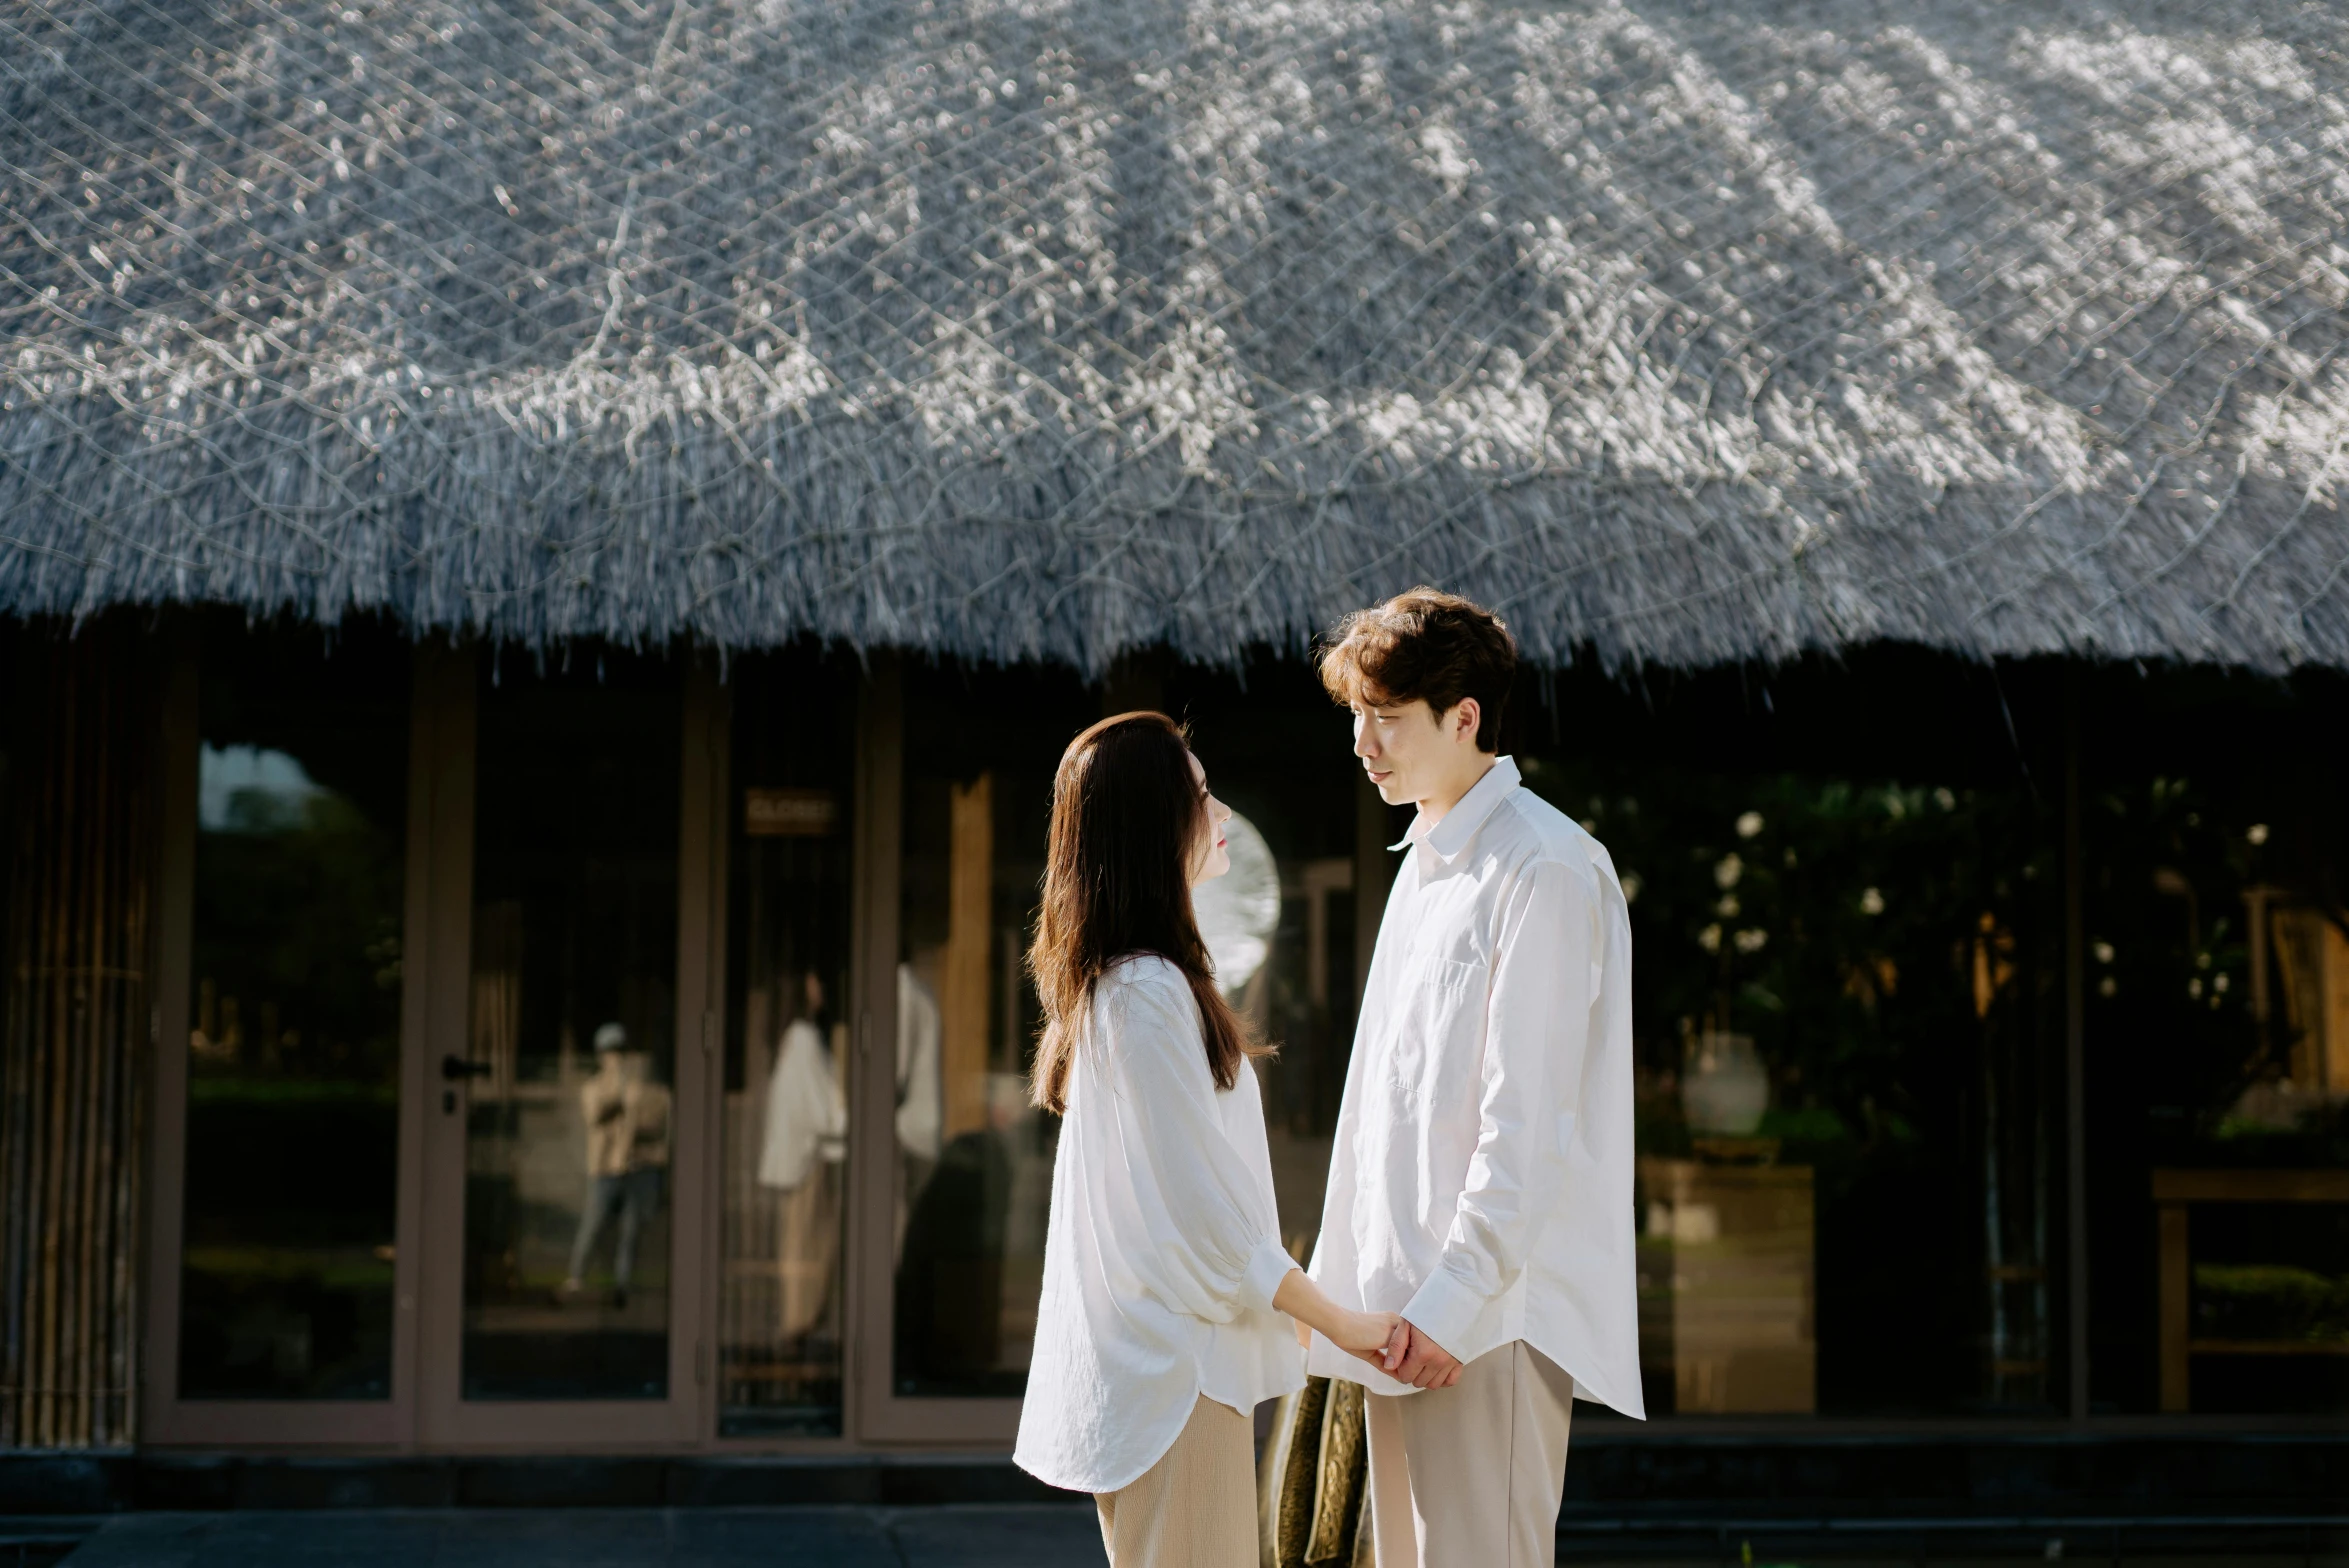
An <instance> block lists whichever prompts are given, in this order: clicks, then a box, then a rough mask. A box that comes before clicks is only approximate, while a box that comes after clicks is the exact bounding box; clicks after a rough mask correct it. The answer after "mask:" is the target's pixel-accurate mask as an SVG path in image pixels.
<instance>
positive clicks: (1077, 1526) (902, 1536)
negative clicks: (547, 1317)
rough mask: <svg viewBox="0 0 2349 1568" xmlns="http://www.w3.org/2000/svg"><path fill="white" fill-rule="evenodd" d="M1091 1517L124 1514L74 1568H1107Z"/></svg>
mask: <svg viewBox="0 0 2349 1568" xmlns="http://www.w3.org/2000/svg"><path fill="white" fill-rule="evenodd" d="M1103 1561H1104V1560H1103V1557H1102V1554H1101V1531H1100V1527H1099V1526H1098V1525H1097V1524H1095V1523H1094V1520H1093V1510H1092V1509H1090V1508H1087V1507H1084V1506H1082V1505H1078V1506H1073V1507H1072V1506H1070V1505H1068V1504H1061V1503H1042V1504H996V1505H983V1506H971V1507H943V1508H908V1509H888V1508H628V1509H618V1508H614V1509H603V1508H566V1509H560V1510H546V1511H537V1510H524V1509H490V1508H484V1509H461V1510H448V1511H433V1512H423V1511H417V1512H407V1511H388V1510H387V1511H375V1510H363V1511H350V1512H315V1513H313V1512H301V1513H294V1512H286V1513H258V1512H236V1513H212V1514H125V1515H120V1516H118V1517H116V1518H113V1519H110V1520H108V1521H107V1522H106V1524H105V1525H104V1526H103V1527H102V1528H101V1529H100V1530H99V1531H98V1533H97V1534H96V1535H94V1536H92V1537H90V1539H89V1540H87V1541H85V1542H84V1543H83V1544H82V1545H81V1547H80V1548H79V1549H78V1550H76V1551H75V1552H74V1553H73V1554H72V1555H70V1556H68V1557H67V1558H66V1559H65V1563H66V1565H68V1568H1103Z"/></svg>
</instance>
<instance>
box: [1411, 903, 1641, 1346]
mask: <svg viewBox="0 0 2349 1568" xmlns="http://www.w3.org/2000/svg"><path fill="white" fill-rule="evenodd" d="M1597 916H1598V910H1597V903H1596V900H1595V898H1594V897H1593V894H1592V890H1591V887H1590V884H1589V883H1588V882H1586V881H1585V880H1584V879H1583V878H1582V877H1580V876H1578V875H1576V874H1575V872H1574V871H1573V870H1572V869H1571V868H1569V867H1566V866H1563V865H1558V864H1555V863H1552V862H1547V861H1545V862H1543V863H1541V864H1539V865H1537V866H1535V867H1534V868H1533V869H1532V870H1531V871H1530V872H1529V873H1528V874H1527V875H1526V876H1524V877H1522V878H1521V879H1520V880H1519V881H1518V883H1517V885H1516V886H1515V887H1514V888H1513V889H1511V891H1510V893H1509V896H1508V898H1507V900H1506V901H1505V902H1504V904H1503V906H1502V910H1501V922H1500V930H1499V933H1498V939H1497V940H1496V942H1495V943H1494V948H1493V974H1492V985H1491V991H1490V995H1489V999H1488V1000H1487V1002H1486V1004H1485V1005H1486V1013H1485V1046H1484V1069H1483V1092H1482V1096H1481V1098H1480V1101H1479V1105H1478V1111H1479V1124H1480V1125H1479V1130H1478V1134H1477V1143H1476V1153H1475V1155H1474V1156H1473V1157H1472V1158H1471V1159H1470V1160H1469V1162H1468V1185H1467V1187H1466V1189H1465V1190H1464V1191H1462V1192H1461V1194H1460V1201H1459V1205H1458V1207H1457V1208H1455V1209H1454V1210H1453V1214H1452V1225H1451V1229H1450V1231H1449V1232H1447V1233H1446V1235H1445V1237H1444V1250H1443V1254H1442V1256H1441V1257H1439V1258H1438V1259H1437V1260H1436V1266H1435V1271H1434V1272H1433V1273H1431V1274H1429V1275H1428V1277H1427V1279H1426V1281H1425V1282H1424V1283H1422V1284H1421V1285H1420V1287H1419V1290H1418V1292H1417V1294H1415V1295H1413V1296H1412V1298H1411V1300H1410V1302H1409V1304H1408V1305H1406V1306H1405V1307H1404V1308H1403V1316H1404V1317H1405V1318H1406V1319H1408V1320H1409V1321H1410V1323H1411V1325H1412V1326H1413V1327H1414V1328H1417V1329H1419V1330H1420V1331H1421V1332H1423V1333H1425V1334H1426V1335H1427V1336H1428V1337H1429V1338H1430V1339H1432V1340H1434V1341H1435V1342H1436V1343H1437V1344H1439V1345H1442V1346H1444V1347H1446V1348H1447V1349H1449V1348H1451V1347H1453V1346H1455V1345H1459V1344H1461V1343H1464V1342H1465V1340H1466V1337H1467V1334H1468V1331H1469V1329H1470V1328H1471V1327H1472V1326H1473V1325H1474V1323H1475V1321H1476V1319H1477V1316H1478V1314H1480V1313H1481V1312H1483V1311H1484V1309H1485V1307H1486V1306H1487V1305H1488V1304H1489V1303H1490V1302H1492V1301H1493V1300H1494V1299H1495V1298H1496V1297H1498V1296H1499V1295H1500V1294H1501V1293H1502V1292H1503V1291H1505V1290H1507V1289H1508V1288H1509V1287H1510V1286H1511V1285H1512V1284H1514V1283H1515V1282H1516V1280H1517V1276H1518V1275H1519V1274H1520V1273H1522V1272H1523V1271H1524V1268H1525V1258H1526V1254H1527V1252H1528V1251H1529V1250H1530V1249H1531V1247H1532V1245H1533V1240H1534V1237H1535V1235H1536V1234H1537V1233H1538V1232H1539V1231H1540V1229H1541V1223H1542V1220H1543V1219H1544V1218H1545V1217H1546V1216H1547V1215H1548V1213H1549V1212H1550V1211H1551V1210H1552V1209H1554V1208H1555V1207H1556V1206H1557V1205H1558V1204H1559V1203H1561V1202H1563V1201H1564V1199H1565V1194H1564V1193H1563V1192H1562V1191H1561V1190H1560V1180H1561V1178H1562V1177H1563V1175H1564V1173H1565V1169H1566V1166H1565V1162H1564V1159H1563V1155H1564V1153H1565V1149H1566V1145H1567V1143H1568V1141H1569V1140H1570V1139H1571V1138H1572V1136H1573V1131H1574V1121H1575V1116H1576V1114H1577V1112H1578V1111H1579V1110H1580V1107H1579V1106H1578V1105H1577V1103H1576V1101H1577V1099H1578V1098H1579V1097H1580V1094H1581V1087H1582V1064H1583V1055H1584V1052H1585V1051H1586V1050H1587V1049H1588V1046H1589V1042H1590V1007H1591V997H1592V994H1593V992H1594V990H1595V988H1596V982H1597V975H1596V972H1595V971H1596V969H1597V961H1598V951H1599V949H1598V918H1597Z"/></svg>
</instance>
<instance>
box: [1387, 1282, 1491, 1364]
mask: <svg viewBox="0 0 2349 1568" xmlns="http://www.w3.org/2000/svg"><path fill="white" fill-rule="evenodd" d="M1484 1308H1485V1300H1484V1298H1483V1297H1482V1296H1480V1295H1478V1294H1477V1293H1476V1292H1475V1290H1474V1289H1472V1288H1471V1287H1469V1286H1468V1285H1466V1284H1463V1283H1462V1282H1461V1280H1460V1277H1459V1276H1458V1275H1457V1274H1454V1273H1452V1272H1451V1271H1450V1270H1449V1269H1447V1268H1445V1267H1444V1266H1443V1265H1442V1264H1440V1263H1439V1264H1437V1265H1436V1270H1435V1272H1434V1273H1433V1274H1430V1275H1429V1276H1428V1277H1427V1279H1426V1281H1425V1282H1424V1283H1422V1284H1421V1285H1420V1287H1419V1289H1418V1290H1417V1291H1416V1292H1415V1293H1414V1294H1413V1295H1412V1297H1411V1299H1410V1301H1408V1302H1407V1303H1405V1304H1404V1307H1403V1321H1404V1322H1406V1323H1409V1324H1410V1325H1411V1326H1412V1327H1413V1328H1415V1329H1417V1330H1419V1331H1420V1332H1421V1333H1423V1334H1425V1335H1426V1336H1427V1337H1428V1338H1430V1339H1432V1340H1434V1341H1435V1342H1436V1343H1437V1344H1438V1345H1441V1346H1442V1347H1443V1348H1444V1351H1445V1353H1446V1354H1447V1355H1457V1354H1459V1347H1460V1346H1462V1345H1465V1344H1467V1343H1468V1331H1469V1329H1471V1328H1473V1327H1474V1326H1475V1324H1476V1319H1477V1315H1478V1314H1480V1313H1481V1312H1483V1311H1484Z"/></svg>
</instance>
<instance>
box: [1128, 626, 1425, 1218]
mask: <svg viewBox="0 0 2349 1568" xmlns="http://www.w3.org/2000/svg"><path fill="white" fill-rule="evenodd" d="M1299 674H1300V672H1299V671H1298V669H1297V667H1296V666H1294V665H1286V666H1275V667H1273V668H1271V669H1268V670H1260V671H1254V672H1251V678H1250V679H1249V680H1247V681H1245V682H1241V681H1236V680H1232V679H1229V678H1223V677H1217V676H1212V675H1208V674H1206V673H1205V672H1201V671H1183V672H1180V674H1179V675H1178V676H1177V678H1176V679H1174V680H1173V681H1171V682H1170V683H1169V688H1168V690H1167V692H1166V698H1167V701H1168V703H1169V704H1170V706H1171V707H1172V708H1173V709H1174V711H1176V712H1178V713H1180V714H1181V715H1183V716H1184V717H1185V718H1187V719H1188V721H1189V722H1190V724H1191V727H1192V740H1193V744H1194V746H1195V747H1196V748H1197V750H1198V753H1199V758H1200V761H1201V762H1202V763H1203V764H1204V765H1205V766H1206V768H1207V773H1208V780H1209V782H1210V783H1211V784H1212V785H1213V786H1214V788H1215V792H1216V794H1217V795H1218V796H1219V797H1220V798H1221V799H1222V800H1223V801H1224V803H1225V804H1226V805H1229V806H1230V807H1231V808H1232V810H1233V813H1234V815H1233V830H1232V832H1231V833H1230V835H1229V838H1230V843H1231V849H1232V870H1231V872H1230V873H1229V874H1228V875H1226V876H1224V877H1221V878H1219V879H1217V880H1216V881H1214V882H1210V883H1207V884H1206V885H1205V886H1203V887H1202V888H1201V889H1200V890H1199V896H1198V900H1197V905H1198V914H1199V924H1200V930H1201V934H1202V935H1204V936H1205V937H1206V938H1207V942H1208V946H1209V949H1210V951H1212V952H1213V953H1214V955H1215V960H1216V973H1217V978H1218V980H1219V981H1220V982H1221V984H1222V985H1223V987H1224V989H1225V991H1226V993H1227V994H1228V995H1229V996H1230V997H1231V999H1232V1002H1233V1004H1234V1006H1235V1007H1236V1008H1237V1009H1238V1010H1239V1012H1240V1014H1241V1016H1242V1017H1243V1018H1245V1019H1246V1020H1247V1021H1248V1023H1249V1025H1250V1026H1251V1028H1253V1029H1254V1030H1255V1032H1256V1034H1257V1036H1258V1037H1259V1038H1260V1039H1262V1040H1264V1041H1266V1042H1268V1043H1270V1044H1271V1045H1273V1046H1274V1047H1275V1054H1274V1055H1272V1056H1271V1057H1269V1058H1265V1059H1262V1060H1260V1061H1258V1063H1257V1064H1256V1070H1257V1075H1258V1077H1259V1079H1260V1081H1261V1083H1262V1086H1263V1090H1264V1108H1265V1111H1264V1114H1265V1123H1266V1126H1265V1132H1266V1141H1267V1144H1268V1146H1269V1149H1270V1152H1271V1155H1272V1164H1273V1187H1274V1192H1275V1195H1276V1197H1277V1199H1278V1202H1279V1205H1280V1223H1281V1239H1282V1241H1283V1242H1284V1243H1286V1244H1287V1246H1288V1248H1289V1251H1290V1252H1291V1253H1292V1254H1293V1255H1294V1256H1295V1257H1297V1258H1298V1259H1299V1260H1301V1261H1302V1260H1305V1259H1309V1258H1310V1257H1311V1256H1312V1254H1313V1243H1314V1240H1315V1238H1316V1236H1317V1235H1318V1234H1319V1232H1320V1228H1321V1200H1322V1195H1323V1190H1324V1188H1325V1186H1326V1184H1327V1180H1328V1175H1329V1156H1330V1147H1331V1142H1332V1139H1333V1138H1334V1136H1335V1133H1336V1131H1337V1118H1338V1102H1339V1100H1340V1099H1341V1098H1342V1097H1343V1096H1344V1093H1345V1088H1346V1064H1347V1062H1348V1060H1349V1059H1350V1058H1351V1056H1352V1053H1353V1039H1354V1018H1355V1011H1356V1006H1357V1003H1358V1001H1359V998H1360V990H1361V986H1360V982H1361V978H1362V976H1363V973H1364V971H1365V969H1366V967H1367V964H1366V960H1367V958H1368V955H1369V950H1370V949H1369V939H1370V938H1371V937H1374V936H1375V935H1376V934H1377V923H1378V912H1379V910H1380V909H1381V908H1382V907H1383V906H1384V904H1385V901H1386V888H1387V881H1388V877H1389V872H1390V869H1391V862H1392V861H1393V859H1394V857H1393V856H1391V855H1389V854H1388V853H1387V852H1386V849H1385V846H1386V845H1388V844H1390V843H1392V842H1394V840H1395V838H1396V837H1397V836H1398V835H1399V834H1400V833H1401V832H1402V831H1403V827H1404V825H1405V824H1407V823H1408V822H1409V821H1410V813H1409V812H1408V811H1395V810H1392V809H1390V808H1389V807H1387V806H1386V805H1385V804H1384V803H1382V802H1381V801H1380V800H1379V799H1378V797H1377V795H1376V794H1375V793H1373V792H1371V791H1369V790H1368V789H1367V788H1366V787H1365V786H1364V784H1363V782H1362V780H1361V776H1360V775H1361V767H1360V764H1358V763H1357V762H1356V761H1355V760H1354V758H1353V755H1352V752H1351V749H1350V748H1351V745H1352V741H1351V738H1350V735H1349V730H1348V725H1349V721H1348V719H1347V717H1346V715H1345V714H1344V713H1343V712H1342V711H1340V710H1338V709H1336V708H1335V707H1333V706H1332V705H1331V704H1330V703H1329V702H1328V700H1327V699H1325V698H1324V697H1322V695H1321V693H1320V690H1319V688H1318V687H1317V686H1315V685H1313V684H1312V679H1311V676H1310V675H1306V676H1304V678H1303V679H1300V678H1299ZM1366 846H1367V849H1366ZM1365 912H1367V918H1365Z"/></svg>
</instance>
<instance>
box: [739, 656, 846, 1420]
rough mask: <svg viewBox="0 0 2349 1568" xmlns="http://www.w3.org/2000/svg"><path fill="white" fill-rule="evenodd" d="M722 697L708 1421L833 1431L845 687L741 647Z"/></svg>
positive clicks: (826, 672)
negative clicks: (713, 1342) (717, 1091)
mask: <svg viewBox="0 0 2349 1568" xmlns="http://www.w3.org/2000/svg"><path fill="white" fill-rule="evenodd" d="M729 690H730V692H731V695H732V701H733V710H734V741H733V769H732V772H733V795H732V799H731V802H730V804H729V808H728V809H729V810H730V811H731V813H732V817H733V820H732V823H731V826H730V828H729V839H730V843H731V846H732V848H731V874H730V876H729V878H728V895H727V896H728V903H729V915H728V919H727V933H728V942H729V944H730V949H731V950H730V953H729V956H728V960H727V966H726V972H727V977H728V984H729V986H730V987H731V993H732V994H731V995H730V996H729V998H728V1005H727V1014H726V1016H727V1035H726V1086H725V1111H724V1116H725V1133H724V1136H725V1144H724V1148H725V1151H726V1163H725V1178H724V1193H725V1199H724V1237H725V1242H724V1246H725V1261H724V1289H723V1292H722V1294H721V1297H720V1305H719V1313H720V1325H719V1347H720V1348H719V1358H718V1365H719V1391H720V1406H721V1410H720V1416H719V1421H720V1427H721V1430H722V1431H724V1432H725V1433H726V1434H727V1435H729V1436H747V1435H754V1434H761V1433H780V1432H837V1431H839V1430H840V1398H841V1380H840V1371H841V1342H842V1333H843V1324H842V1318H841V1311H842V1295H841V1282H842V1247H841V1238H842V1228H843V1224H844V1219H845V1213H846V1210H845V1200H846V1192H847V1188H846V1184H845V1182H844V1180H843V1175H844V1172H845V1170H846V1168H847V1167H846V1158H847V1152H848V1141H847V1140H848V1107H847V1098H846V1089H847V1065H848V1059H849V1040H850V1036H849V1028H850V1025H849V1020H850V1018H851V1017H852V1016H853V1011H852V1008H851V1006H850V1000H849V876H850V848H849V846H850V843H851V839H850V835H849V825H850V813H851V810H852V809H853V805H854V802H853V799H852V786H853V782H854V778H855V745H856V734H855V702H854V688H853V686H852V685H851V684H850V683H849V680H848V678H847V677H846V675H845V673H844V672H841V671H839V670H835V669H833V668H830V667H828V666H826V665H823V664H821V663H819V662H817V661H815V660H812V659H811V660H794V659H786V658H781V657H775V658H756V657H754V658H747V659H742V660H739V661H737V662H736V663H735V665H734V668H733V672H732V675H731V678H730V681H729Z"/></svg>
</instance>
